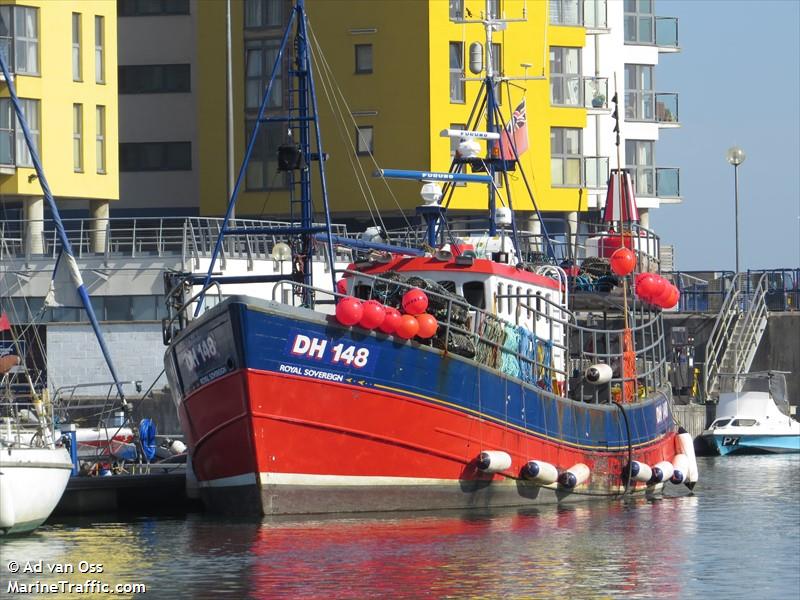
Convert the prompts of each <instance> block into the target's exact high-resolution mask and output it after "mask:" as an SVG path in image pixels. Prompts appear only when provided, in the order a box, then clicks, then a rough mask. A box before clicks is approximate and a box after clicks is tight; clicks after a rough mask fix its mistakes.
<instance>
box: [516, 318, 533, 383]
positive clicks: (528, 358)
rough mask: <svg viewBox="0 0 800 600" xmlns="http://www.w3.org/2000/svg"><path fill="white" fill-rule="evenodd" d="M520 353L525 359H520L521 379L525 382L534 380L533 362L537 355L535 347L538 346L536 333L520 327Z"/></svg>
mask: <svg viewBox="0 0 800 600" xmlns="http://www.w3.org/2000/svg"><path fill="white" fill-rule="evenodd" d="M518 331H519V354H520V356H522V357H523V359H524V360H521V361H520V379H522V381H524V382H525V383H532V382H533V369H534V367H533V362H534V360H535V359H536V356H535V355H534V353H533V349H534V348H536V334H535V333H533V332H532V331H530V330H528V329H526V328H525V327H519V328H518Z"/></svg>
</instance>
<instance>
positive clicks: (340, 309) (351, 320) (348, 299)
mask: <svg viewBox="0 0 800 600" xmlns="http://www.w3.org/2000/svg"><path fill="white" fill-rule="evenodd" d="M363 314H364V309H363V308H362V307H361V300H359V299H358V298H353V297H352V296H345V297H344V298H342V299H341V300H339V303H338V304H337V305H336V320H337V321H339V323H341V324H342V325H347V326H348V327H349V326H350V325H355V324H356V323H358V322H359V321H360V320H361V317H362V315H363Z"/></svg>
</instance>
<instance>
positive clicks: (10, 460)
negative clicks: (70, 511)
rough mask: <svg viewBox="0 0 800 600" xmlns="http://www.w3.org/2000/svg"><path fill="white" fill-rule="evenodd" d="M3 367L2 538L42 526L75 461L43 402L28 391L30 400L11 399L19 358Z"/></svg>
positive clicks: (0, 374) (0, 438) (20, 371)
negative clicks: (59, 436)
mask: <svg viewBox="0 0 800 600" xmlns="http://www.w3.org/2000/svg"><path fill="white" fill-rule="evenodd" d="M4 358H5V359H6V360H5V361H4V363H5V365H0V378H1V379H2V382H3V394H2V396H0V398H2V401H0V410H1V411H2V412H0V414H2V417H0V419H2V422H3V426H2V430H0V535H8V534H14V533H25V532H28V531H32V530H34V529H36V528H37V527H38V526H39V525H41V524H42V523H44V521H45V520H46V519H47V517H49V516H50V513H52V512H53V509H55V507H56V505H57V504H58V501H59V500H60V499H61V496H62V494H63V493H64V490H65V489H66V487H67V482H68V481H69V476H70V473H71V472H72V460H71V458H70V454H69V452H68V451H67V449H66V448H65V447H64V446H63V445H62V444H61V443H60V440H59V441H57V440H56V436H55V434H54V431H53V429H52V418H51V417H52V411H51V410H49V407H48V406H47V403H46V402H45V399H44V398H42V396H41V395H39V394H37V393H36V392H35V389H34V387H33V386H32V385H31V386H30V388H29V389H30V392H31V393H30V396H28V397H27V398H22V397H20V395H19V394H16V393H15V394H13V395H12V390H14V389H15V386H13V385H12V384H13V381H14V378H15V376H16V375H17V374H23V375H24V378H25V379H27V382H28V383H30V378H29V377H28V376H27V373H26V372H25V371H24V368H23V367H20V366H17V365H15V364H13V363H15V362H17V361H14V360H13V359H14V358H16V356H15V355H8V356H6V357H4Z"/></svg>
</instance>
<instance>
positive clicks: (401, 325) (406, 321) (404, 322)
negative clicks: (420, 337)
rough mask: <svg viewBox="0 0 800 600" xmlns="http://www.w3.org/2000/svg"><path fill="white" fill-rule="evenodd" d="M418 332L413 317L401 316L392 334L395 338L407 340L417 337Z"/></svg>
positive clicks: (417, 326) (415, 320)
mask: <svg viewBox="0 0 800 600" xmlns="http://www.w3.org/2000/svg"><path fill="white" fill-rule="evenodd" d="M418 331H419V323H417V319H416V317H414V316H413V315H402V316H401V317H400V320H399V321H398V322H397V327H396V328H395V332H394V333H395V335H396V336H397V337H399V338H403V339H404V340H407V339H410V338H412V337H414V336H415V335H417V332H418Z"/></svg>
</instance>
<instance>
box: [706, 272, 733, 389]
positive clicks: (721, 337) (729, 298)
mask: <svg viewBox="0 0 800 600" xmlns="http://www.w3.org/2000/svg"><path fill="white" fill-rule="evenodd" d="M739 295H740V291H739V283H738V278H736V277H734V278H733V285H731V287H730V289H729V290H728V293H727V294H726V295H725V300H723V302H722V307H720V310H719V313H718V314H717V318H716V319H715V321H714V326H713V327H712V328H711V334H710V335H709V337H708V342H707V343H706V354H705V370H704V371H705V372H704V375H703V395H704V399H705V400H706V401H708V399H709V398H710V397H711V394H712V392H713V391H714V389H715V388H716V387H717V385H718V384H719V367H720V359H721V357H722V355H723V353H724V351H725V348H726V347H727V346H728V342H729V340H730V334H731V332H732V330H733V327H732V323H733V322H735V321H736V319H737V318H738V317H739Z"/></svg>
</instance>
